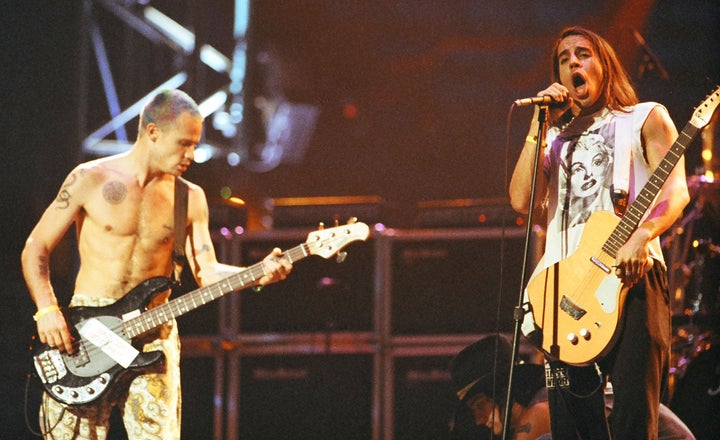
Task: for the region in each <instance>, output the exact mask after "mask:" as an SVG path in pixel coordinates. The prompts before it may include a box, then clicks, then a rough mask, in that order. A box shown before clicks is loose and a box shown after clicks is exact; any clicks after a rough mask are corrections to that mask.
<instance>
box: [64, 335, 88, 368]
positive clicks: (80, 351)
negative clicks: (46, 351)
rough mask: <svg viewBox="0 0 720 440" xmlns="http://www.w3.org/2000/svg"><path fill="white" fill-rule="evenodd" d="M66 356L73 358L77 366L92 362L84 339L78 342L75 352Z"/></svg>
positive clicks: (74, 364)
mask: <svg viewBox="0 0 720 440" xmlns="http://www.w3.org/2000/svg"><path fill="white" fill-rule="evenodd" d="M66 356H68V357H69V358H70V359H71V360H72V362H73V366H75V368H81V367H84V366H85V365H87V364H89V363H90V356H89V355H88V352H87V350H86V349H85V344H84V343H83V342H82V341H80V343H79V344H78V346H77V350H76V351H75V353H73V354H70V355H66Z"/></svg>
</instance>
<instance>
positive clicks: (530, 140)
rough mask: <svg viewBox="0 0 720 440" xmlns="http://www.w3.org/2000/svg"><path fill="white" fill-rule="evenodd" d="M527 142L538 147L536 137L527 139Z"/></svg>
mask: <svg viewBox="0 0 720 440" xmlns="http://www.w3.org/2000/svg"><path fill="white" fill-rule="evenodd" d="M525 142H530V143H531V144H535V145H537V137H536V136H528V137H526V138H525Z"/></svg>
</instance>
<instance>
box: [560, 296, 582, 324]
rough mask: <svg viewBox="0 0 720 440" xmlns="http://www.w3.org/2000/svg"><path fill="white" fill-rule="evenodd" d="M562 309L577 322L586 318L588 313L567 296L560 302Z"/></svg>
mask: <svg viewBox="0 0 720 440" xmlns="http://www.w3.org/2000/svg"><path fill="white" fill-rule="evenodd" d="M560 309H561V310H562V311H564V312H565V313H567V314H568V315H570V316H571V317H572V318H573V319H574V320H576V321H577V320H579V319H580V318H582V317H583V316H585V314H586V313H587V311H586V310H585V309H583V308H582V307H580V306H578V305H577V304H575V303H574V302H573V300H571V299H570V298H568V297H567V296H565V295H563V297H562V299H561V300H560Z"/></svg>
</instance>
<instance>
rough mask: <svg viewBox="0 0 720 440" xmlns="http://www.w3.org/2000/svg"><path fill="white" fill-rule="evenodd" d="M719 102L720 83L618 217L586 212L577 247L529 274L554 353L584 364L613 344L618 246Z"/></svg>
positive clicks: (541, 336)
mask: <svg viewBox="0 0 720 440" xmlns="http://www.w3.org/2000/svg"><path fill="white" fill-rule="evenodd" d="M718 103H720V88H718V89H716V90H715V91H714V92H713V93H712V94H711V95H710V96H709V97H708V98H707V99H705V100H704V101H703V102H702V103H701V104H700V105H699V106H698V107H697V108H696V109H695V112H694V113H693V116H692V118H691V119H690V122H688V124H687V125H686V126H685V128H683V130H682V132H681V133H680V135H679V136H678V138H677V140H676V141H675V143H674V144H673V145H672V147H671V148H670V151H668V153H667V155H666V156H665V158H663V160H662V162H661V163H660V165H659V166H658V167H657V169H656V170H655V171H654V172H653V174H652V176H650V179H649V180H648V182H647V184H645V186H644V187H643V188H642V190H641V191H640V193H639V194H638V196H637V198H636V199H635V201H634V202H633V203H632V204H631V205H630V206H629V207H628V209H627V211H626V213H625V215H623V217H622V218H618V217H616V216H615V215H614V214H613V213H610V212H607V211H599V212H596V213H594V214H592V215H591V216H590V218H589V219H588V221H587V223H586V224H585V229H584V230H583V234H582V236H581V238H580V244H579V247H578V249H577V250H576V251H575V252H573V253H572V254H571V255H570V256H569V257H567V258H565V259H564V260H562V261H560V262H558V263H555V264H553V265H552V266H550V267H548V268H546V269H544V270H542V271H541V272H539V273H538V274H537V275H535V276H533V277H532V278H531V279H530V281H529V282H528V285H527V293H528V298H529V301H530V307H531V311H532V315H533V319H534V321H535V325H536V327H538V328H539V330H538V332H537V333H538V334H531V335H526V336H528V339H530V340H532V341H537V342H538V344H539V347H538V348H540V349H541V350H542V351H544V352H545V353H546V354H548V355H549V356H550V357H551V358H553V359H558V360H561V361H563V362H566V363H568V364H571V365H587V364H590V363H592V362H594V361H596V360H597V359H598V358H600V357H602V356H603V355H605V354H607V352H608V351H609V350H610V349H611V348H612V346H613V344H614V342H615V340H616V338H617V336H618V333H619V331H618V330H619V328H620V326H621V318H622V314H623V308H624V302H625V296H626V294H627V291H628V288H627V287H626V286H624V285H623V284H622V283H621V282H620V279H619V278H618V277H617V276H616V275H615V271H614V269H613V265H614V263H615V256H616V254H617V252H618V250H619V249H620V248H621V247H622V246H623V245H624V244H625V242H627V240H628V239H629V238H630V235H631V234H632V233H633V232H634V231H635V229H636V228H637V227H638V224H639V222H640V220H641V219H642V217H643V215H644V214H645V212H646V211H647V209H648V207H649V206H650V205H651V204H652V203H653V201H654V200H655V197H656V195H657V194H658V192H659V191H660V188H661V187H662V185H663V183H665V180H666V179H667V177H668V175H669V174H670V172H671V171H672V170H673V168H674V167H675V165H676V164H677V163H678V161H679V160H680V157H681V156H682V155H683V153H684V152H685V150H686V149H687V147H688V145H689V144H690V143H691V142H692V141H693V139H695V137H696V136H697V135H698V133H699V132H700V130H701V129H702V128H703V127H704V126H705V125H707V124H708V123H709V122H710V118H711V117H712V114H713V112H714V111H715V109H716V108H717V106H718Z"/></svg>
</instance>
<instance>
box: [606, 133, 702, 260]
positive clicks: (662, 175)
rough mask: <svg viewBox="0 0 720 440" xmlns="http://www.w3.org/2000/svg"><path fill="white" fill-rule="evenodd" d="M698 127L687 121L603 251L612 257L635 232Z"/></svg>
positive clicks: (694, 135) (695, 134)
mask: <svg viewBox="0 0 720 440" xmlns="http://www.w3.org/2000/svg"><path fill="white" fill-rule="evenodd" d="M700 130H701V129H700V128H698V127H696V126H695V125H693V124H692V122H688V123H687V125H685V128H683V129H682V132H680V135H678V138H677V140H676V141H675V142H674V143H673V146H672V147H671V148H670V150H669V151H668V153H667V154H666V155H665V157H664V158H663V160H662V162H660V165H658V167H657V168H656V169H655V172H653V174H652V175H651V176H650V179H648V182H647V183H646V184H645V186H644V187H643V188H642V190H641V191H640V193H639V194H638V196H637V198H636V199H635V201H634V202H633V203H632V204H631V205H630V206H629V207H628V209H627V212H626V213H625V215H624V216H623V217H622V219H620V223H619V224H618V225H617V227H615V230H614V231H613V232H612V234H610V238H608V240H607V241H606V242H605V244H604V245H603V248H602V249H603V251H604V252H606V253H607V254H608V255H610V256H612V257H613V258H614V257H615V256H616V255H617V252H618V250H620V248H621V247H622V246H623V245H624V244H625V243H626V242H627V241H628V239H629V238H630V235H632V233H633V232H635V229H637V227H638V225H639V224H640V220H641V219H642V217H643V215H645V212H646V211H647V209H648V207H649V206H650V205H651V204H652V202H653V200H655V197H656V196H657V194H658V193H659V192H660V189H661V188H662V186H663V184H664V183H665V180H667V178H668V176H669V175H670V173H671V172H672V170H673V168H675V165H677V163H678V161H679V160H680V158H681V157H682V155H683V154H684V153H685V150H686V149H687V147H688V145H690V143H691V142H692V141H693V140H694V139H695V137H696V136H697V135H698V133H699V132H700Z"/></svg>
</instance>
